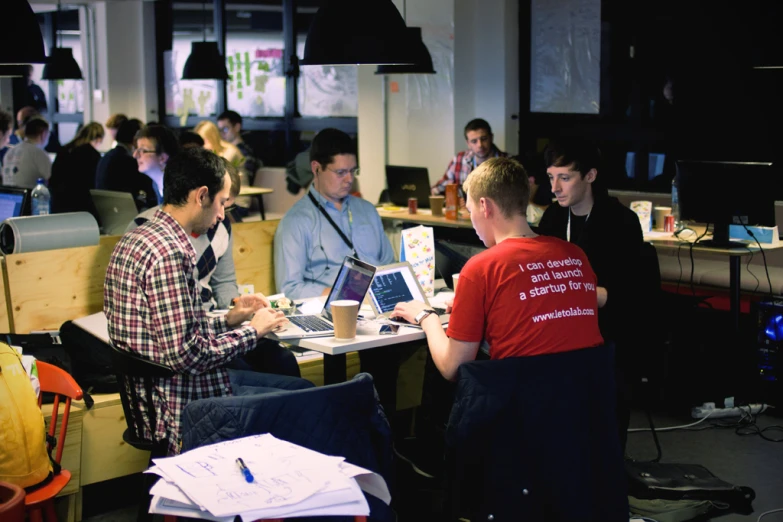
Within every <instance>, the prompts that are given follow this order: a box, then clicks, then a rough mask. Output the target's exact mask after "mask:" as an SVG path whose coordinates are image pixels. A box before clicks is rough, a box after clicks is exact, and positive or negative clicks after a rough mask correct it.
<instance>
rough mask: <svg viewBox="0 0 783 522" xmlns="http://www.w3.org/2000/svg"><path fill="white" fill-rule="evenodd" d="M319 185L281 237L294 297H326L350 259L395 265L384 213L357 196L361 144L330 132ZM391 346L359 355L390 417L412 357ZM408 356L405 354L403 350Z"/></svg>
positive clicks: (279, 249) (282, 285)
mask: <svg viewBox="0 0 783 522" xmlns="http://www.w3.org/2000/svg"><path fill="white" fill-rule="evenodd" d="M310 168H311V169H312V172H313V183H312V184H311V186H310V189H309V190H308V192H307V194H306V195H305V197H303V198H302V199H300V200H299V201H298V202H296V204H294V206H293V207H291V210H289V211H288V212H287V213H286V215H285V216H284V217H283V219H282V220H281V221H280V225H279V226H278V227H277V232H276V233H275V283H276V285H277V291H278V292H283V293H285V295H286V297H288V298H290V299H303V298H308V297H318V296H325V295H327V294H328V293H329V290H330V289H331V286H332V284H333V283H334V278H335V277H337V272H338V271H339V269H340V265H341V264H342V262H343V259H344V258H345V256H353V257H356V258H358V259H360V260H362V261H364V262H366V263H370V264H372V265H376V266H380V265H386V264H389V263H393V262H394V251H393V250H392V246H391V243H390V242H389V239H388V238H387V237H386V234H385V233H384V230H383V225H382V224H381V218H380V216H379V215H378V211H377V210H375V207H374V206H373V205H372V203H370V202H368V201H366V200H364V199H361V198H357V197H355V196H352V195H351V194H350V193H351V189H352V186H353V181H354V178H355V177H356V176H358V175H359V168H358V167H357V162H356V145H355V144H354V142H353V140H352V139H351V138H350V136H348V135H347V134H345V133H344V132H342V131H340V130H337V129H324V130H322V131H320V132H319V133H318V134H317V135H316V136H315V139H313V144H312V147H311V148H310ZM398 348H399V347H396V346H390V347H384V348H374V349H372V350H362V351H360V352H359V358H360V361H361V371H363V372H367V373H370V374H371V375H372V376H373V378H374V379H375V387H376V389H377V390H378V394H379V395H380V397H381V403H382V404H383V405H384V408H386V412H387V414H388V415H392V414H393V412H394V410H395V409H396V382H397V374H398V372H399V361H400V358H403V357H404V356H405V355H408V356H409V355H410V353H407V352H406V353H402V354H401V353H400V350H399V349H398ZM403 352H405V351H404V350H403Z"/></svg>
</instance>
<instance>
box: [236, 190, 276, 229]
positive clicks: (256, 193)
mask: <svg viewBox="0 0 783 522" xmlns="http://www.w3.org/2000/svg"><path fill="white" fill-rule="evenodd" d="M272 192H274V190H272V189H271V188H264V187H249V186H247V185H245V186H243V187H242V188H241V189H239V195H240V196H253V197H255V198H257V199H258V210H259V211H260V212H261V221H265V220H266V213H265V212H264V194H271V193H272Z"/></svg>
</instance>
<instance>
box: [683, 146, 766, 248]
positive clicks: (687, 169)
mask: <svg viewBox="0 0 783 522" xmlns="http://www.w3.org/2000/svg"><path fill="white" fill-rule="evenodd" d="M778 177H779V176H778V174H777V171H776V169H774V168H773V167H772V164H771V163H752V162H731V161H685V160H678V161H677V188H678V195H679V204H680V218H681V219H683V220H690V221H696V222H700V223H711V224H713V226H714V229H713V240H712V242H710V243H707V244H711V245H712V246H716V247H717V246H736V245H731V244H730V243H729V225H731V224H744V225H759V226H770V227H772V226H775V199H776V195H777V193H778V189H777V185H778V184H779V183H780V181H779V179H778ZM700 244H701V243H700ZM739 246H742V245H739Z"/></svg>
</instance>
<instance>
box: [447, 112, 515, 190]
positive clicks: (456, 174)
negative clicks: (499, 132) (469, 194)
mask: <svg viewBox="0 0 783 522" xmlns="http://www.w3.org/2000/svg"><path fill="white" fill-rule="evenodd" d="M493 138H494V135H493V134H492V128H491V127H490V126H489V123H487V121H486V120H482V119H481V118H476V119H475V120H470V121H469V122H468V124H467V125H465V142H466V143H467V144H468V150H464V151H462V152H460V153H459V154H457V155H456V156H454V158H452V160H451V163H449V166H448V168H447V169H446V173H445V174H444V175H443V177H442V178H441V179H440V180H439V181H438V182H437V183H436V184H435V185H434V186H433V187H432V193H433V194H435V195H438V194H443V193H445V192H446V185H448V184H450V183H457V184H458V185H459V186H460V187H461V186H462V184H463V183H465V179H466V178H467V177H468V174H470V173H471V172H472V171H473V170H474V169H475V168H476V167H478V166H479V165H481V164H482V163H483V162H484V161H486V160H488V159H489V158H505V157H506V156H507V154H506V153H505V152H502V151H501V150H500V149H498V148H497V147H496V146H495V144H494V143H493V142H492V140H493Z"/></svg>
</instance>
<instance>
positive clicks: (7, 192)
mask: <svg viewBox="0 0 783 522" xmlns="http://www.w3.org/2000/svg"><path fill="white" fill-rule="evenodd" d="M29 214H30V189H26V188H21V187H0V223H2V222H3V221H5V220H6V219H8V218H11V217H19V216H27V215H29Z"/></svg>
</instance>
